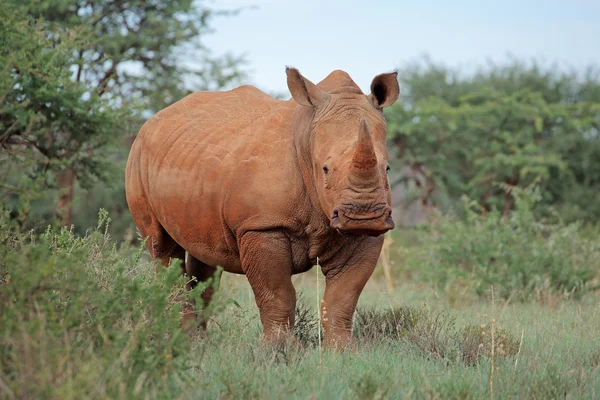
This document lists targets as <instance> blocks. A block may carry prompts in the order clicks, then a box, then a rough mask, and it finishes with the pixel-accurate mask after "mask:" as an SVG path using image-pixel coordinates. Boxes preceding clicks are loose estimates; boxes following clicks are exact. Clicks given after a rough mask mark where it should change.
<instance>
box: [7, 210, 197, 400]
mask: <svg viewBox="0 0 600 400" xmlns="http://www.w3.org/2000/svg"><path fill="white" fill-rule="evenodd" d="M108 223H109V220H108V218H107V216H106V213H104V212H101V214H100V223H99V224H98V228H97V229H96V230H95V231H93V232H92V233H91V234H89V235H87V236H85V237H77V236H75V235H73V234H72V233H71V232H69V231H68V230H67V229H64V228H63V229H62V230H60V231H54V230H51V229H48V230H47V231H46V232H45V233H44V234H42V235H40V236H39V237H36V236H34V235H33V234H30V235H23V234H20V233H18V232H17V230H16V229H15V227H14V226H12V225H11V223H10V221H9V220H8V217H7V215H2V216H0V309H1V310H0V378H1V381H2V383H3V384H2V385H3V387H2V390H1V391H2V392H4V393H5V394H6V395H7V396H8V397H15V398H61V399H66V398H87V397H101V398H123V397H126V398H131V397H142V396H143V397H160V398H165V397H170V396H169V395H167V393H169V391H170V390H172V389H173V387H174V386H177V385H182V383H184V382H186V380H187V379H188V378H187V376H186V372H187V371H188V370H189V368H190V362H191V358H190V356H189V355H190V340H189V339H188V337H187V335H185V334H184V333H183V332H182V331H181V330H180V329H179V323H180V307H179V303H178V301H176V298H184V297H186V296H192V297H194V298H197V296H198V294H199V293H196V290H194V291H192V292H190V294H186V293H185V290H184V285H183V283H184V282H183V278H182V277H181V272H180V269H179V268H168V269H161V271H162V272H160V273H159V274H156V273H155V272H154V267H153V264H152V263H151V262H147V261H146V262H145V261H142V260H141V255H142V250H141V249H140V250H138V251H134V250H117V249H116V247H115V245H114V244H112V242H111V240H110V238H109V237H108V234H107V233H106V229H107V227H108ZM199 286H201V285H199ZM142 390H143V391H142Z"/></svg>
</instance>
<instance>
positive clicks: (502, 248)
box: [405, 188, 600, 300]
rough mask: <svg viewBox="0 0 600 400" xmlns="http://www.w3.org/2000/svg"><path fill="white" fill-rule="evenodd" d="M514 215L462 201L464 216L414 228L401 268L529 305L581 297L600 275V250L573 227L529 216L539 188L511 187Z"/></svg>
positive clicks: (444, 285)
mask: <svg viewBox="0 0 600 400" xmlns="http://www.w3.org/2000/svg"><path fill="white" fill-rule="evenodd" d="M512 196H513V197H514V199H515V210H514V211H513V212H512V213H511V214H510V215H508V216H503V215H502V213H501V212H500V211H498V210H496V209H492V210H491V211H490V212H488V213H481V210H479V209H478V208H477V207H476V205H475V204H476V203H474V202H470V201H468V200H465V201H464V204H465V214H466V215H465V217H464V218H458V217H456V216H454V215H448V216H442V217H440V219H439V221H437V223H436V224H432V225H430V226H426V227H422V228H420V230H419V236H420V241H421V247H415V248H411V249H408V250H406V265H405V268H406V269H407V270H408V271H409V272H411V276H413V277H414V278H415V279H417V280H422V281H426V282H428V283H433V284H434V285H435V286H437V287H439V288H442V289H446V290H448V291H451V290H454V289H456V288H458V287H460V288H471V290H472V291H473V292H474V293H476V294H477V295H479V296H485V295H486V294H487V293H488V292H489V289H490V287H491V286H493V287H494V289H495V291H496V294H497V295H499V296H500V297H501V298H504V299H507V298H509V297H511V296H512V297H513V298H516V299H521V300H524V299H527V298H529V297H531V296H533V295H535V293H543V292H548V291H555V292H560V293H575V294H580V293H582V292H583V291H585V290H586V289H587V288H588V287H589V283H590V282H591V281H592V280H593V279H594V278H595V277H596V276H598V271H600V244H599V243H598V241H597V240H590V239H589V238H587V237H584V235H583V234H581V233H580V229H579V224H564V223H563V222H562V221H560V220H558V222H555V223H544V222H541V221H539V220H537V219H536V218H535V215H534V213H533V206H534V205H535V203H536V201H538V200H539V198H540V195H539V191H538V190H537V189H528V190H518V189H516V188H513V189H512Z"/></svg>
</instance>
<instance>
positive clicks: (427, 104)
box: [386, 61, 600, 218]
mask: <svg viewBox="0 0 600 400" xmlns="http://www.w3.org/2000/svg"><path fill="white" fill-rule="evenodd" d="M596 78H597V73H596V72H595V71H594V70H593V69H590V70H589V71H588V72H587V75H586V76H585V77H584V79H582V78H581V77H580V76H578V75H577V74H574V73H560V72H559V71H557V70H556V69H555V68H550V69H542V68H540V67H538V66H537V65H535V64H534V65H532V66H527V65H525V64H522V63H519V62H516V61H515V62H513V63H512V64H508V65H504V66H492V67H490V68H489V69H486V70H480V71H479V72H477V73H476V74H474V75H472V76H461V75H460V74H459V73H458V72H457V71H454V70H451V69H447V68H443V67H439V66H436V65H433V64H428V65H426V66H425V67H423V66H422V65H414V66H411V67H409V68H407V69H405V70H404V71H402V72H401V80H402V87H403V89H404V93H405V94H404V96H403V99H404V101H403V102H399V103H397V105H395V106H394V107H392V108H391V109H390V110H389V111H388V113H387V114H386V116H387V118H388V120H389V139H390V142H391V143H392V144H393V146H394V147H395V148H396V149H397V151H398V155H399V157H400V158H401V160H402V162H403V163H405V164H407V165H409V166H412V167H413V168H414V167H415V166H416V167H418V168H420V169H421V170H422V172H423V173H424V174H425V175H427V176H428V177H429V178H430V180H431V181H433V182H434V183H435V186H436V191H437V193H438V194H444V195H447V196H448V197H449V198H450V199H452V200H455V199H458V198H459V197H460V195H462V194H467V195H468V196H469V197H471V198H476V199H479V202H480V203H481V205H482V206H483V207H484V208H485V209H487V210H489V209H490V208H492V207H498V208H500V209H502V210H503V213H504V214H505V215H506V214H507V213H508V211H509V210H510V209H511V207H512V205H513V204H512V196H510V194H509V191H510V188H511V187H514V186H521V187H526V186H529V185H530V184H531V183H532V182H534V181H536V182H537V183H538V184H539V185H541V186H542V187H543V188H544V189H545V190H544V195H545V204H546V205H548V204H553V205H555V206H558V207H559V208H560V209H562V210H565V207H566V206H567V204H568V203H572V202H575V203H574V204H578V205H579V206H580V208H579V211H582V210H583V211H585V212H587V213H590V212H591V213H593V214H595V215H600V214H597V213H600V205H599V204H598V201H596V200H595V198H594V197H595V196H593V193H594V192H595V191H597V190H598V189H600V187H599V186H598V184H599V183H600V182H598V180H597V179H596V177H597V176H598V174H597V172H596V171H597V170H598V168H600V166H599V165H598V162H597V161H595V160H599V159H600V158H598V156H599V155H600V152H599V150H600V147H599V146H600V138H599V136H598V127H599V126H600V83H598V80H597V79H596ZM498 183H501V184H502V185H499V184H498ZM574 192H578V193H579V195H581V196H582V198H580V199H579V200H575V199H573V196H572V194H573V193H574ZM584 193H585V194H584ZM567 214H569V213H567V212H565V216H567ZM582 215H583V214H580V213H579V212H578V213H573V212H571V213H570V214H569V216H570V217H573V218H574V217H579V216H582Z"/></svg>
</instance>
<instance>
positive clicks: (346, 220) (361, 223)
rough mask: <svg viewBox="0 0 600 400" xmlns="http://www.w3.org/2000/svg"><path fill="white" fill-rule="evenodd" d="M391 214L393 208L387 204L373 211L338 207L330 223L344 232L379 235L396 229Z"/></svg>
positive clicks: (332, 226)
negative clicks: (360, 211)
mask: <svg viewBox="0 0 600 400" xmlns="http://www.w3.org/2000/svg"><path fill="white" fill-rule="evenodd" d="M391 214H392V209H391V208H390V207H389V206H387V205H385V206H384V207H378V209H377V210H376V211H375V212H371V213H355V212H352V211H351V210H344V209H342V208H336V209H335V210H334V211H333V215H332V217H331V221H330V224H329V225H330V227H331V228H333V229H335V230H337V231H338V232H340V233H343V234H351V235H369V236H379V235H382V234H384V233H385V232H387V231H389V230H391V229H394V221H393V220H392V217H391Z"/></svg>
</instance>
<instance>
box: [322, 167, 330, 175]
mask: <svg viewBox="0 0 600 400" xmlns="http://www.w3.org/2000/svg"><path fill="white" fill-rule="evenodd" d="M323 172H325V175H327V174H328V173H329V168H327V165H323Z"/></svg>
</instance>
